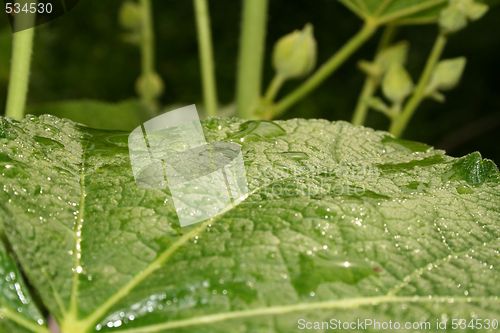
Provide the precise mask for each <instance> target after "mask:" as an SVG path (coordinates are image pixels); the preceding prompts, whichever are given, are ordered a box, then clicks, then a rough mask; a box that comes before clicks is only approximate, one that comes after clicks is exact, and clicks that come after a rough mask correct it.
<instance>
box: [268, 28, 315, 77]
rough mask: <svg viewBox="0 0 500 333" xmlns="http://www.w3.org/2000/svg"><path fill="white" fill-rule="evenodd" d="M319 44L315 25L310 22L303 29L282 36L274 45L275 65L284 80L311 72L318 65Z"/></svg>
mask: <svg viewBox="0 0 500 333" xmlns="http://www.w3.org/2000/svg"><path fill="white" fill-rule="evenodd" d="M316 56H317V46H316V40H315V39H314V35H313V26H312V25H311V24H310V23H308V24H306V26H305V27H304V29H303V30H302V31H299V30H295V31H294V32H292V33H290V34H288V35H286V36H283V37H281V38H280V39H279V40H278V41H277V42H276V44H275V46H274V51H273V65H274V69H275V70H276V73H277V74H278V75H281V76H282V78H283V79H284V80H286V79H293V78H300V77H303V76H306V75H307V74H309V73H310V72H311V71H312V70H313V69H314V66H315V65H316Z"/></svg>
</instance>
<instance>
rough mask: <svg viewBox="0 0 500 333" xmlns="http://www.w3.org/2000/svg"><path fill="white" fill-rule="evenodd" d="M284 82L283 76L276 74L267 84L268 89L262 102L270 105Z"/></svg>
mask: <svg viewBox="0 0 500 333" xmlns="http://www.w3.org/2000/svg"><path fill="white" fill-rule="evenodd" d="M284 82H285V80H284V79H283V76H281V75H279V74H276V75H275V76H274V78H273V80H272V81H271V83H270V84H269V87H268V88H267V91H266V95H265V97H264V100H265V102H266V103H272V102H273V101H274V99H275V98H276V95H277V94H278V91H279V90H280V88H281V86H282V85H283V83H284Z"/></svg>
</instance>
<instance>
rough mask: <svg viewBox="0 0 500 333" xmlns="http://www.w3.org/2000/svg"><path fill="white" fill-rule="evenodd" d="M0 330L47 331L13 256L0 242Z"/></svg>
mask: <svg viewBox="0 0 500 333" xmlns="http://www.w3.org/2000/svg"><path fill="white" fill-rule="evenodd" d="M0 332H10V333H18V332H19V333H23V332H47V333H48V330H47V328H46V326H45V320H44V319H43V317H42V314H41V313H40V311H39V310H38V308H37V306H36V305H35V303H34V302H33V300H32V298H31V295H30V292H29V290H28V288H27V287H26V284H25V283H24V281H23V277H22V275H21V273H20V272H19V269H18V268H17V266H16V263H15V261H14V258H12V256H11V255H10V254H8V253H7V251H6V249H5V247H4V245H3V244H2V242H0Z"/></svg>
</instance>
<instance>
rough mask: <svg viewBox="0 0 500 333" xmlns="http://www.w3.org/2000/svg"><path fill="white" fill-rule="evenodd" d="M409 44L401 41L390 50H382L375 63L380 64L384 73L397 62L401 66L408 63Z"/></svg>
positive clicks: (390, 47) (389, 48)
mask: <svg viewBox="0 0 500 333" xmlns="http://www.w3.org/2000/svg"><path fill="white" fill-rule="evenodd" d="M408 48H409V44H408V42H407V41H401V42H398V43H396V44H394V45H391V46H389V47H388V48H386V49H384V50H382V52H380V54H379V55H378V56H377V58H376V59H375V63H377V64H379V65H380V66H381V67H382V68H383V70H384V72H386V71H387V70H388V69H389V67H390V66H391V64H393V63H395V62H397V63H400V64H401V65H404V64H405V63H406V58H407V57H408Z"/></svg>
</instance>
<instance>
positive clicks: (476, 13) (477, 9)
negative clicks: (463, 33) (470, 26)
mask: <svg viewBox="0 0 500 333" xmlns="http://www.w3.org/2000/svg"><path fill="white" fill-rule="evenodd" d="M463 3H464V6H465V12H466V13H467V17H468V18H469V19H470V20H471V21H476V20H479V19H480V18H481V17H483V16H484V14H486V12H487V11H488V9H489V6H488V5H486V4H484V3H479V2H475V1H472V0H470V1H467V0H465V1H463Z"/></svg>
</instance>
